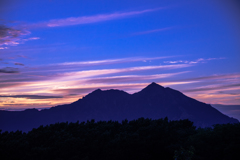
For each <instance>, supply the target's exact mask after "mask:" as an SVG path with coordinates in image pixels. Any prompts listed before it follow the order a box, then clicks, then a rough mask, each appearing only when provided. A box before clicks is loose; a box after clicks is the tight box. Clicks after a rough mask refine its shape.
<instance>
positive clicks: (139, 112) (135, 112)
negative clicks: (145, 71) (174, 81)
mask: <svg viewBox="0 0 240 160" xmlns="http://www.w3.org/2000/svg"><path fill="white" fill-rule="evenodd" d="M139 117H145V118H151V119H159V118H164V117H168V119H169V120H179V119H189V120H190V121H193V122H194V125H195V126H197V127H210V126H212V125H213V124H224V123H238V122H239V121H238V120H237V119H234V118H230V117H228V116H226V115H224V114H222V113H221V112H219V111H218V110H217V109H215V108H213V107H212V106H211V105H209V104H205V103H202V102H199V101H197V100H195V99H192V98H190V97H187V96H185V95H184V94H182V93H181V92H179V91H176V90H173V89H171V88H168V87H167V88H164V87H162V86H160V85H158V84H156V83H154V82H153V83H151V84H150V85H148V86H147V87H146V88H144V89H142V90H141V91H140V92H137V93H134V94H128V93H126V92H124V91H120V90H113V89H111V90H105V91H102V90H100V89H97V90H95V91H93V92H92V93H90V94H88V95H86V96H85V97H83V98H82V99H79V100H78V101H76V102H73V103H71V104H66V105H60V106H56V107H52V108H50V109H44V110H41V111H38V110H37V109H27V110H24V111H0V129H2V130H3V131H6V130H7V131H16V130H22V131H30V130H31V129H32V128H36V127H39V126H40V125H47V124H53V123H56V122H66V121H68V122H76V121H80V122H81V121H87V120H91V119H95V120H96V121H99V120H106V121H107V120H118V121H122V120H124V119H128V120H133V119H137V118H139Z"/></svg>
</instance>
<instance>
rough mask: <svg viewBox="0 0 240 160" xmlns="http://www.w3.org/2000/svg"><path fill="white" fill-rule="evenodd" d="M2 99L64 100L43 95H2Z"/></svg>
mask: <svg viewBox="0 0 240 160" xmlns="http://www.w3.org/2000/svg"><path fill="white" fill-rule="evenodd" d="M0 97H9V98H26V99H52V98H63V97H62V96H43V95H0Z"/></svg>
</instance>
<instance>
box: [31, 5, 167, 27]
mask: <svg viewBox="0 0 240 160" xmlns="http://www.w3.org/2000/svg"><path fill="white" fill-rule="evenodd" d="M161 9H164V8H155V9H146V10H141V11H131V12H119V13H111V14H99V15H93V16H81V17H70V18H65V19H53V20H50V21H48V22H42V23H37V24H32V25H30V26H29V27H62V26H72V25H81V24H89V23H98V22H104V21H110V20H114V19H120V18H126V17H131V16H134V15H139V14H144V13H148V12H154V11H158V10H161Z"/></svg>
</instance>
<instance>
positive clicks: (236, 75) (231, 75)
mask: <svg viewBox="0 0 240 160" xmlns="http://www.w3.org/2000/svg"><path fill="white" fill-rule="evenodd" d="M238 78H240V73H234V74H224V75H211V76H204V77H196V78H189V79H185V80H196V81H198V80H199V81H200V80H215V79H221V80H226V79H228V82H229V79H233V80H234V79H238Z"/></svg>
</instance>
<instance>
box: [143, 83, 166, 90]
mask: <svg viewBox="0 0 240 160" xmlns="http://www.w3.org/2000/svg"><path fill="white" fill-rule="evenodd" d="M159 89H164V87H163V86H161V85H159V84H157V83H155V82H152V83H151V84H149V85H148V86H147V87H146V88H144V89H143V90H151V91H153V90H159Z"/></svg>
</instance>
